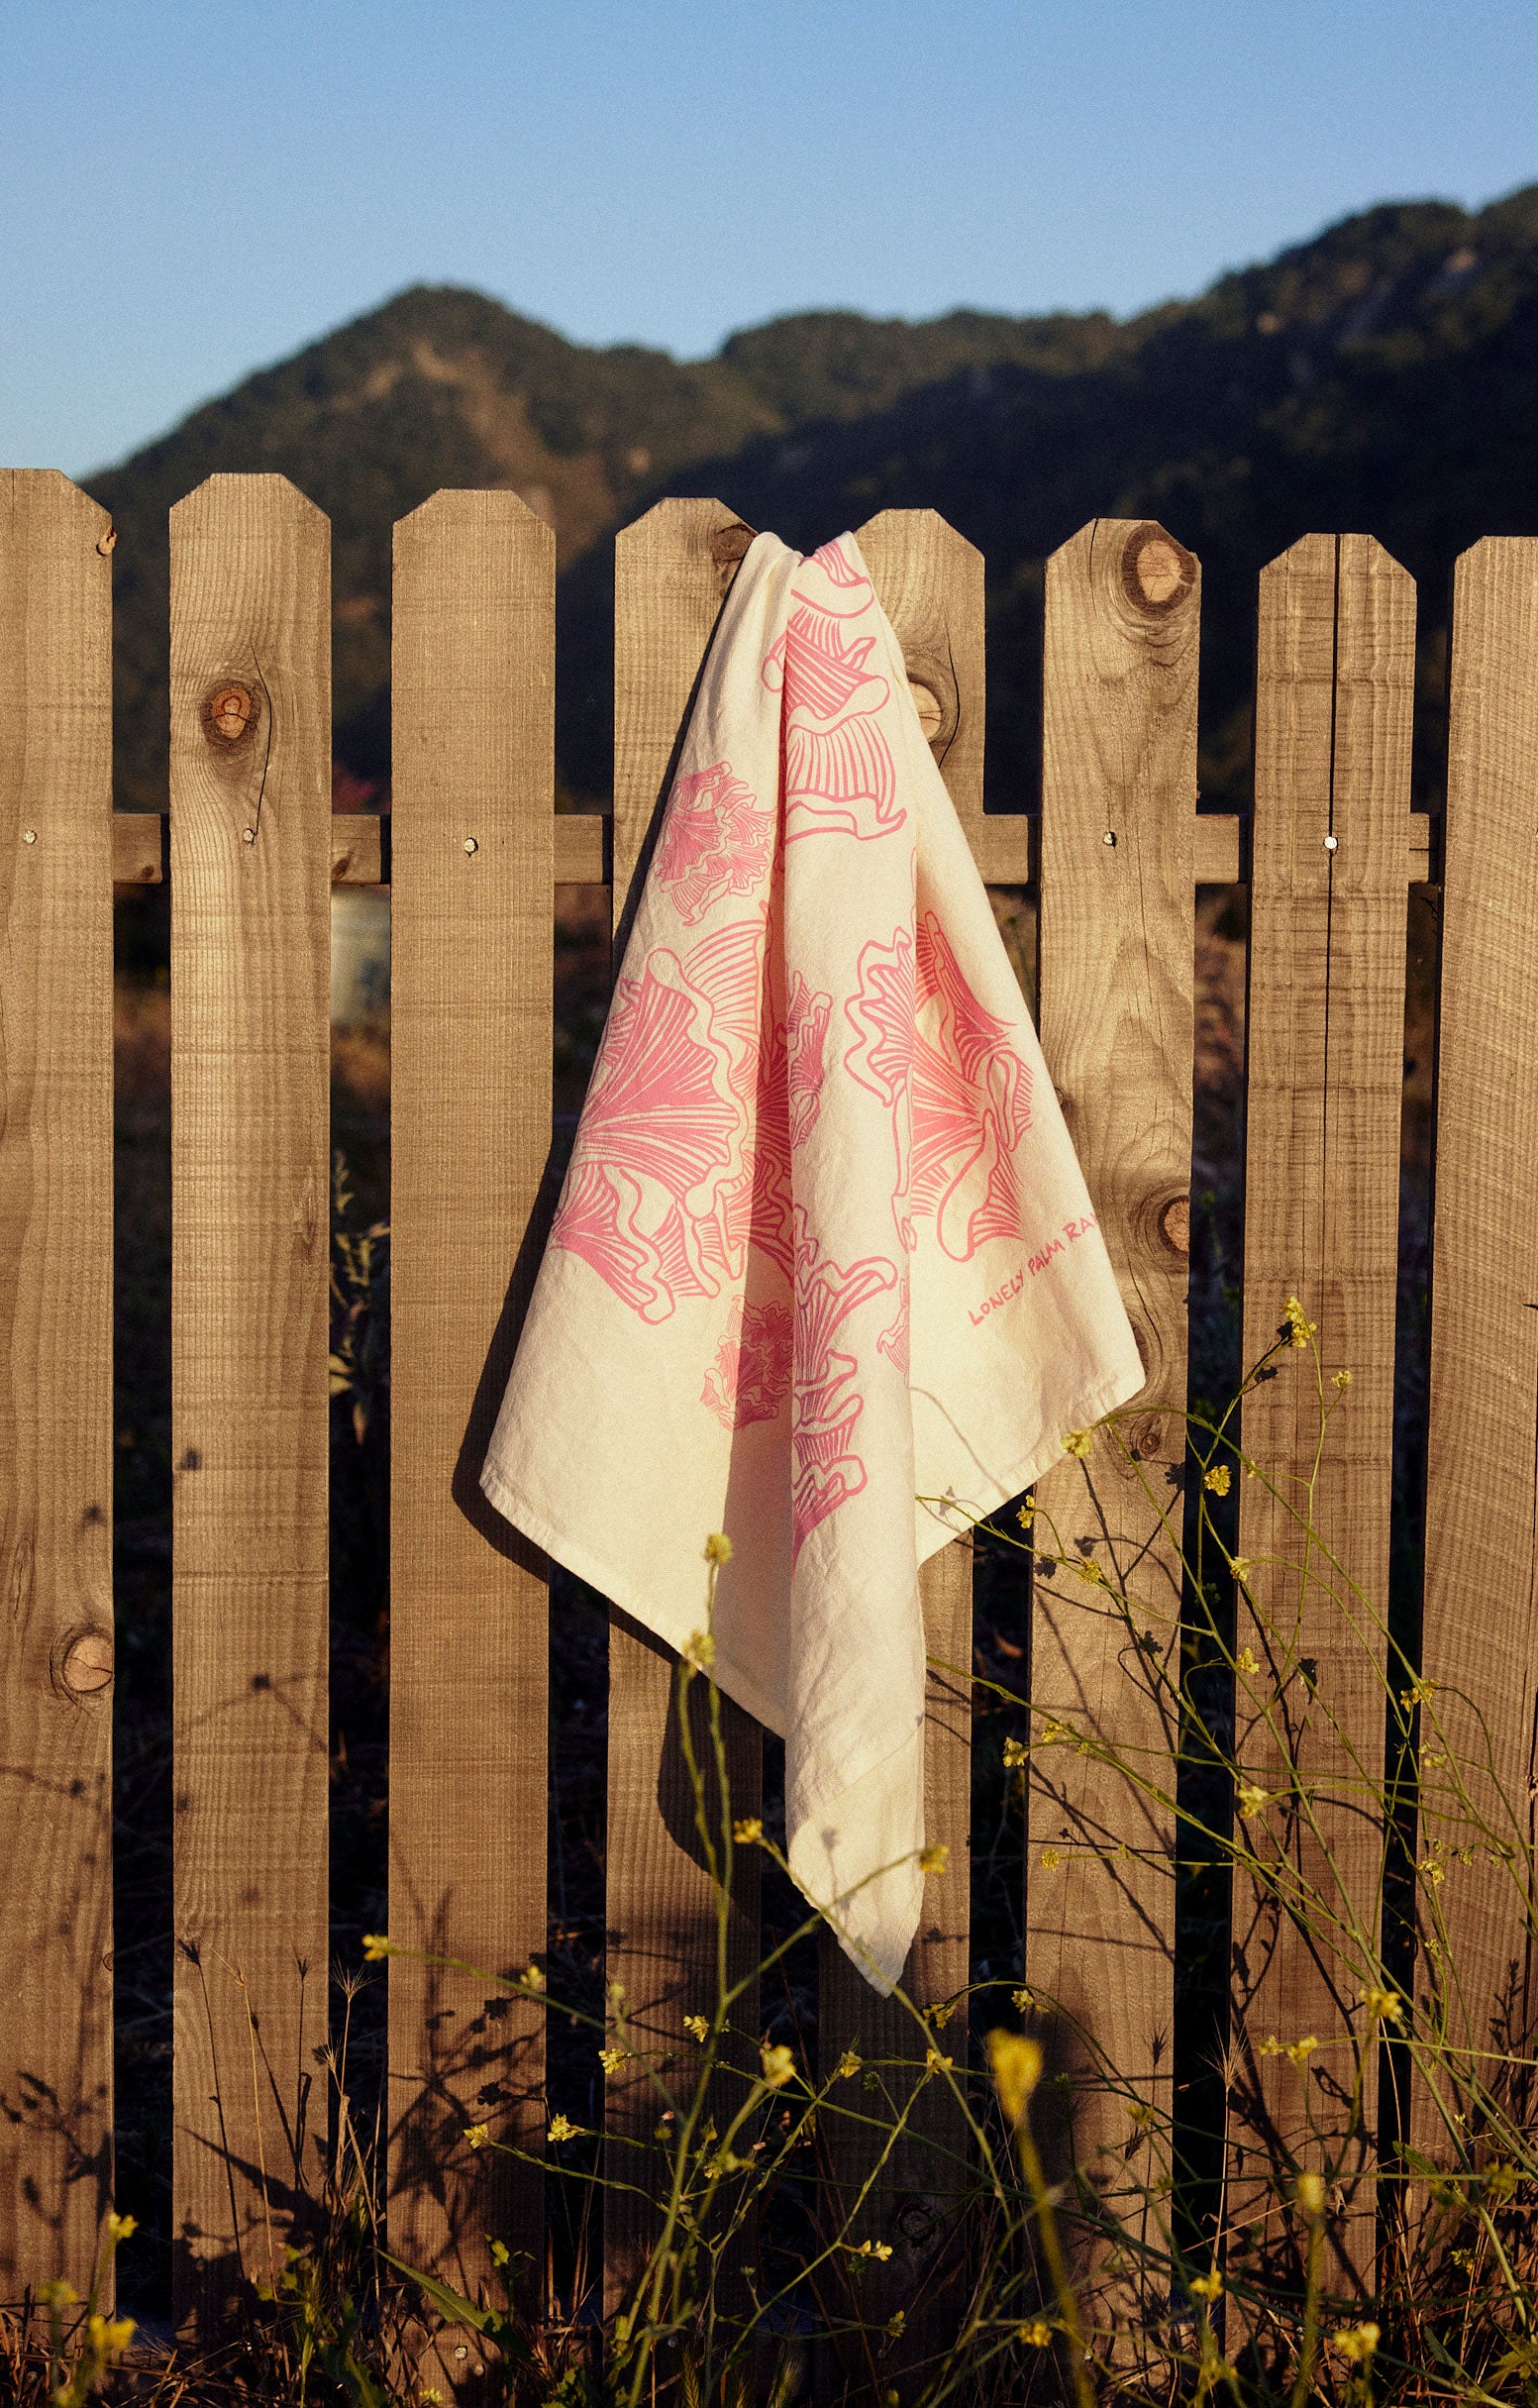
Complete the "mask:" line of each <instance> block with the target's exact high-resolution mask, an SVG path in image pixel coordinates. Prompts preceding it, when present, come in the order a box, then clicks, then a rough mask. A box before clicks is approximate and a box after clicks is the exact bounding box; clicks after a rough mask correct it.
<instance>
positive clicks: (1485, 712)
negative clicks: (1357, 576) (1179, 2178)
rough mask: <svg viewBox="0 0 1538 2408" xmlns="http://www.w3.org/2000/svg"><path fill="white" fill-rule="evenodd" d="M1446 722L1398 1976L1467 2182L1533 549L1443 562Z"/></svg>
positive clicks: (1434, 2157)
mask: <svg viewBox="0 0 1538 2408" xmlns="http://www.w3.org/2000/svg"><path fill="white" fill-rule="evenodd" d="M1448 717H1449V735H1448V769H1447V829H1446V855H1445V863H1444V871H1443V888H1442V1002H1441V1029H1440V1037H1439V1050H1438V1070H1437V1132H1436V1217H1435V1221H1434V1224H1433V1228H1434V1237H1433V1256H1432V1274H1431V1307H1432V1310H1431V1391H1430V1400H1429V1427H1428V1434H1427V1458H1428V1461H1427V1479H1426V1573H1425V1603H1424V1610H1423V1623H1422V1673H1423V1676H1424V1678H1425V1679H1427V1680H1429V1681H1434V1682H1435V1683H1436V1684H1437V1688H1436V1691H1435V1693H1434V1694H1433V1695H1431V1696H1430V1697H1428V1698H1427V1699H1426V1700H1425V1701H1424V1702H1423V1703H1422V1704H1421V1706H1420V1709H1419V1748H1420V1834H1419V1843H1418V1850H1417V1853H1418V1855H1419V1857H1420V1859H1421V1863H1422V1865H1423V1866H1435V1867H1436V1868H1437V1870H1436V1874H1435V1877H1433V1876H1432V1875H1431V1874H1430V1873H1428V1872H1423V1874H1422V1881H1421V1891H1420V1899H1419V1911H1418V1921H1419V1934H1420V1954H1419V1957H1418V1961H1417V1965H1416V1974H1415V2015H1416V2018H1417V2020H1418V2021H1420V2022H1422V2023H1423V2024H1424V2023H1426V2022H1427V2021H1429V2022H1430V2024H1431V2026H1432V2028H1433V2029H1435V2028H1436V2026H1437V2025H1438V2023H1440V2022H1441V2021H1442V2020H1443V2019H1445V2029H1446V2052H1447V2053H1446V2057H1445V2060H1444V2062H1443V2064H1442V2065H1441V2066H1440V2067H1439V2068H1438V2072H1437V2079H1436V2081H1435V2083H1434V2084H1433V2083H1432V2082H1431V2081H1430V2080H1429V2079H1428V2080H1426V2081H1423V2082H1421V2083H1418V2084H1417V2086H1416V2093H1415V2097H1414V2104H1413V2124H1412V2135H1413V2140H1414V2143H1415V2146H1416V2148H1417V2149H1418V2150H1420V2151H1423V2152H1424V2155H1425V2156H1426V2157H1428V2158H1430V2159H1431V2161H1432V2162H1433V2163H1442V2164H1464V2165H1467V2164H1469V2163H1470V2162H1471V2158H1472V2151H1473V2147H1474V2145H1475V2139H1476V2135H1477V2133H1478V2134H1479V2135H1480V2137H1481V2138H1483V2137H1484V2135H1483V2133H1482V2132H1481V2127H1485V2128H1486V2129H1487V2124H1488V2119H1487V2117H1486V2116H1483V2115H1476V2116H1472V2117H1471V2122H1470V2124H1469V2125H1468V2126H1464V2127H1459V2126H1458V2125H1456V2124H1455V2123H1454V2121H1453V2119H1454V2118H1455V2116H1458V2115H1461V2114H1466V2113H1468V2112H1469V2110H1470V2107H1471V2101H1470V2099H1469V2097H1468V2095H1467V2092H1466V2084H1467V2083H1468V2081H1469V2079H1470V2078H1471V2077H1472V2076H1475V2075H1477V2076H1478V2077H1479V2079H1480V2081H1481V2083H1482V2086H1483V2087H1484V2089H1485V2091H1486V2092H1487V2093H1488V2092H1489V2091H1491V2090H1493V2091H1494V2092H1495V2093H1496V2094H1497V2095H1498V2096H1501V2097H1502V2098H1503V2102H1504V2108H1505V2112H1506V2113H1507V2114H1508V2115H1511V2116H1513V2117H1514V2118H1515V2119H1516V2120H1517V2122H1518V2124H1519V2125H1520V2124H1521V2123H1522V2121H1523V2119H1524V2118H1525V2119H1530V2117H1531V2114H1532V2108H1533V2091H1532V2086H1531V2085H1532V2058H1533V2039H1534V2027H1535V2022H1538V1998H1535V1996H1534V1976H1535V1968H1534V1961H1533V1888H1532V1882H1533V1871H1532V1863H1533V1860H1532V1846H1533V1813H1534V1808H1533V1799H1534V1794H1535V1793H1534V1762H1533V1701H1534V1697H1535V1695H1538V1604H1535V1599H1538V1501H1535V1478H1538V1458H1535V1451H1534V1443H1533V1427H1534V1399H1535V1397H1538V1286H1535V1285H1534V1281H1535V1278H1538V1053H1535V1036H1534V1032H1535V1030H1538V949H1535V946H1534V940H1533V932H1534V929H1535V928H1538V821H1535V818H1534V812H1533V796H1534V794H1535V792H1538V541H1534V540H1533V539H1531V538H1521V537H1487V538H1486V540H1485V541H1484V542H1483V543H1480V544H1476V545H1475V546H1474V548H1473V550H1472V551H1469V552H1466V553H1465V554H1464V556H1463V558H1462V560H1461V561H1460V562H1459V563H1458V568H1457V572H1456V576H1455V579H1454V587H1453V649H1452V677H1451V687H1450V693H1449V713H1448ZM1529 1288H1532V1289H1533V1294H1532V1296H1529V1295H1528V1293H1527V1291H1528V1289H1529ZM1460 1770H1461V1773H1462V1777H1463V1782H1464V1786H1465V1791H1466V1801H1467V1802H1466V1803H1460V1802H1459V1801H1458V1799H1457V1798H1456V1795H1455V1792H1454V1789H1453V1782H1454V1776H1455V1772H1456V1771H1460ZM1492 1847H1493V1848H1495V1849H1496V1850H1498V1851H1500V1855H1499V1858H1498V1860H1494V1861H1492V1860H1491V1856H1490V1852H1489V1851H1490V1849H1491V1848H1492ZM1466 1849H1467V1850H1470V1851H1471V1852H1472V1860H1470V1861H1464V1860H1463V1859H1462V1857H1461V1855H1460V1851H1462V1850H1466ZM1502 2057H1505V2058H1507V2059H1508V2060H1509V2061H1508V2063H1507V2064H1506V2065H1505V2067H1504V2069H1502V2066H1501V2063H1500V2059H1501V2058H1502ZM1481 2058H1483V2062H1480V2061H1477V2060H1479V2059H1481ZM1460 2060H1461V2061H1460ZM1490 2146H1492V2147H1493V2146H1496V2144H1494V2143H1491V2144H1490Z"/></svg>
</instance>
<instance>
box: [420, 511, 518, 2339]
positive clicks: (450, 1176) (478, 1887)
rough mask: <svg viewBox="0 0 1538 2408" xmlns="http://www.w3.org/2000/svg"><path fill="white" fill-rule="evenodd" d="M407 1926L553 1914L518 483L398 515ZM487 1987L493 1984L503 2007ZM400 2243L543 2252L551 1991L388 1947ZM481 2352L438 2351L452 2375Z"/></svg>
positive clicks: (446, 1948)
mask: <svg viewBox="0 0 1538 2408" xmlns="http://www.w3.org/2000/svg"><path fill="white" fill-rule="evenodd" d="M393 715H394V742H393V771H392V776H393V800H392V812H391V818H392V827H393V846H392V877H393V900H392V926H391V952H392V979H391V1020H392V1029H391V1264H390V1312H391V1487H390V1528H391V1564H390V1913H389V1930H390V1937H391V1939H392V1941H394V1942H395V1943H397V1944H399V1945H401V1946H404V1947H408V1948H412V1949H422V1950H427V1951H430V1952H431V1953H433V1954H436V1955H448V1956H453V1957H457V1958H459V1959H460V1960H461V1963H462V1964H468V1965H473V1966H477V1967H479V1968H481V1969H482V1971H483V1972H486V1973H490V1974H493V1975H498V1974H504V1973H506V1972H508V1971H509V1970H511V1969H521V1968H522V1967H524V1966H526V1965H527V1964H528V1962H529V1960H530V1957H531V1956H532V1955H533V1954H535V1953H536V1952H540V1953H543V1950H544V1947H545V1938H546V1864H545V1856H546V1850H545V1839H546V1827H547V1772H546V1739H547V1720H548V1706H547V1695H548V1677H549V1640H548V1619H549V1618H548V1589H547V1582H546V1574H545V1564H544V1559H543V1557H541V1556H540V1555H539V1554H538V1552H537V1550H535V1549H534V1548H532V1547H530V1546H529V1545H528V1544H527V1543H526V1542H525V1541H524V1540H522V1539H521V1538H520V1537H519V1536H518V1534H517V1533H515V1532H514V1531H513V1530H512V1529H511V1528H510V1527H509V1526H508V1524H507V1523H506V1522H505V1521H504V1520H503V1519H502V1518H501V1517H500V1515H498V1514H496V1513H494V1512H493V1511H492V1509H491V1508H490V1506H489V1505H487V1503H486V1502H485V1500H484V1498H483V1497H482V1495H481V1493H480V1489H479V1486H478V1475H479V1471H480V1465H481V1461H482V1459H483V1457H484V1454H485V1449H486V1442H487V1440H488V1438H489V1436H490V1432H491V1425H492V1422H493V1421H494V1419H495V1416H496V1413H497V1409H498V1407H499V1406H500V1404H501V1401H502V1392H503V1389H504V1387H505V1386H506V1381H507V1373H508V1369H509V1366H510V1364H511V1360H512V1353H513V1348H514V1346H515V1344H516V1342H517V1336H518V1329H519V1324H520V1320H521V1316H522V1311H523V1308H524V1305H525V1303H526V1301H527V1296H528V1292H529V1288H530V1286H531V1284H532V1280H533V1275H534V1271H535V1268H536V1267H537V1264H538V1260H539V1251H540V1245H541V1241H542V1238H543V1232H544V1224H543V1220H542V1219H541V1218H540V1216H539V1213H538V1209H537V1207H538V1203H539V1198H540V1190H541V1182H542V1179H543V1175H544V1171H545V1165H546V1159H547V1156H548V1153H549V1148H550V1110H551V1053H552V1025H551V1011H552V984H553V950H552V936H551V910H552V900H553V870H554V817H553V812H554V779H555V541H554V538H553V536H552V534H551V532H550V529H549V528H548V527H547V526H545V525H544V523H543V522H542V521H541V520H540V519H538V518H536V517H535V516H534V514H533V512H532V511H530V510H529V509H527V508H526V507H525V505H524V504H523V502H521V501H520V500H519V498H518V496H517V495H516V494H513V493H475V492H442V493H436V494H434V496H433V497H432V499H431V500H430V501H426V502H424V503H423V504H422V506H421V508H420V509H418V510H415V511H413V512H412V514H411V515H410V517H409V518H404V519H402V520H401V521H400V523H399V525H398V526H397V528H396V530H395V601H394V653H393ZM488 2010H489V2012H488ZM389 2015H390V2039H389V2121H390V2154H391V2165H390V2233H391V2236H392V2247H394V2248H396V2249H398V2250H400V2251H402V2253H403V2254H404V2255H405V2256H407V2257H408V2258H409V2259H411V2261H412V2262H413V2263H414V2264H419V2265H425V2266H428V2267H431V2268H433V2269H435V2270H436V2271H437V2272H438V2273H439V2274H440V2275H442V2276H443V2277H444V2278H445V2279H447V2280H448V2281H449V2282H451V2283H452V2284H454V2285H455V2287H456V2288H460V2289H462V2290H464V2291H467V2292H468V2293H469V2294H470V2295H471V2296H473V2295H474V2293H475V2290H476V2285H477V2283H478V2282H479V2280H480V2279H481V2277H482V2276H484V2275H486V2274H488V2273H489V2272H490V2271H491V2268H490V2261H489V2258H488V2256H487V2242H488V2240H489V2239H493V2238H494V2239H498V2240H502V2241H505V2242H506V2243H507V2244H508V2245H509V2247H510V2248H513V2249H515V2250H519V2251H528V2252H529V2253H530V2256H531V2258H532V2261H533V2265H534V2267H535V2268H536V2277H535V2291H536V2295H537V2294H538V2289H539V2277H538V2269H539V2268H540V2267H541V2266H542V2263H543V2255H544V2251H543V2234H542V2222H541V2219H542V2205H543V2178H542V2176H541V2174H540V2172H539V2171H538V2169H537V2168H533V2167H529V2166H525V2165H520V2164H519V2163H518V2161H517V2159H516V2158H514V2157H513V2156H512V2155H510V2154H505V2153H502V2152H501V2151H500V2150H496V2151H493V2150H485V2151H481V2152H478V2153H475V2152H471V2151H470V2150H469V2149H467V2148H466V2146H465V2145H464V2142H463V2139H462V2135H463V2132H464V2130H465V2128H466V2127H468V2126H472V2125H476V2124H482V2123H484V2124H489V2125H490V2127H491V2129H492V2132H493V2134H494V2135H495V2137H496V2139H497V2140H498V2141H504V2142H511V2143H513V2144H515V2145H516V2146H520V2147H522V2148H525V2149H530V2150H533V2151H535V2152H536V2153H538V2151H539V2149H540V2148H541V2146H542V2144H543V2131H544V2115H543V2088H544V2079H545V2050H544V2017H543V2011H542V2010H541V2008H540V2007H539V2006H538V2005H536V2004H532V2003H525V2002H523V2001H517V2002H515V2003H513V2004H512V2005H511V2007H509V2006H508V2002H507V2001H506V1999H505V1997H502V1996H500V1995H499V1994H495V1993H493V1992H492V1991H491V1989H490V1986H489V1985H488V1984H487V1983H486V1982H485V1981H477V1980H476V1979H475V1978H474V1976H473V1975H470V1974H465V1973H461V1972H450V1971H446V1970H445V1969H443V1968H441V1967H438V1966H427V1965H422V1964H420V1963H411V1962H407V1961H403V1960H401V1959H398V1958H397V1959H396V1960H394V1961H393V1962H392V1963H391V1966H390V2002H389ZM466 2370H467V2368H466V2362H465V2361H461V2360H458V2359H455V2358H454V2357H453V2356H452V2354H446V2355H445V2356H444V2357H443V2359H442V2362H441V2363H440V2364H439V2365H438V2367H437V2368H436V2369H435V2373H434V2380H435V2382H437V2383H438V2384H440V2385H442V2384H443V2383H444V2382H445V2381H446V2380H447V2381H449V2382H450V2383H451V2384H452V2383H454V2382H455V2380H456V2378H457V2377H460V2378H462V2377H463V2376H464V2375H465V2373H466Z"/></svg>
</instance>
